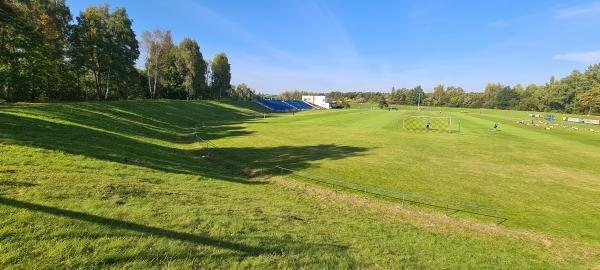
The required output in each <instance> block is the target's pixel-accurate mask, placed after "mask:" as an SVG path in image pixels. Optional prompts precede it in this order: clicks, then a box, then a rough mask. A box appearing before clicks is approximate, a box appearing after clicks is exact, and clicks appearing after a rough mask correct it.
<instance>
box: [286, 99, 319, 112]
mask: <svg viewBox="0 0 600 270" xmlns="http://www.w3.org/2000/svg"><path fill="white" fill-rule="evenodd" d="M285 103H287V104H290V105H292V106H293V107H294V108H296V109H298V110H310V109H312V108H313V107H312V106H310V105H309V104H308V103H306V102H304V101H300V100H286V101H285Z"/></svg>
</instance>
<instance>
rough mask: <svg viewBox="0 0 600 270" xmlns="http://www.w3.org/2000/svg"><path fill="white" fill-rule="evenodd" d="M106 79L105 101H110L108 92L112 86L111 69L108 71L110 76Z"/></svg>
mask: <svg viewBox="0 0 600 270" xmlns="http://www.w3.org/2000/svg"><path fill="white" fill-rule="evenodd" d="M106 78H107V79H106V92H105V93H104V100H108V90H109V85H110V68H109V69H108V74H107V76H106Z"/></svg>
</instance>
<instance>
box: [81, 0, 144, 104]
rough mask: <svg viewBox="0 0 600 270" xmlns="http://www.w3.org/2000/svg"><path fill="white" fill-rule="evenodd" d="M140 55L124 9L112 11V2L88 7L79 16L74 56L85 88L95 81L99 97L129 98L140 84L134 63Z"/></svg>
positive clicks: (101, 98) (93, 86)
mask: <svg viewBox="0 0 600 270" xmlns="http://www.w3.org/2000/svg"><path fill="white" fill-rule="evenodd" d="M138 56H139V50H138V43H137V39H136V37H135V34H134V33H133V30H132V29H131V20H130V19H129V17H128V15H127V13H126V12H125V10H124V9H122V8H118V9H115V10H114V11H113V12H112V13H110V11H109V6H108V5H103V6H100V7H88V8H86V9H85V10H84V11H82V12H81V14H80V15H79V16H78V17H77V24H76V25H75V26H74V29H73V35H72V37H71V50H70V58H71V61H72V63H73V64H74V66H75V67H76V68H77V69H78V70H79V72H80V73H79V79H80V83H81V84H82V85H83V86H84V87H83V88H84V89H85V88H86V86H88V85H91V86H92V87H91V88H92V89H94V91H95V94H96V98H97V99H98V100H108V99H109V98H112V99H115V98H127V97H128V96H129V93H128V92H129V91H130V90H131V89H136V88H139V87H140V85H139V84H138V83H139V80H137V79H136V77H137V75H138V74H137V71H136V69H135V67H134V64H135V60H136V59H137V58H138ZM84 91H85V90H84Z"/></svg>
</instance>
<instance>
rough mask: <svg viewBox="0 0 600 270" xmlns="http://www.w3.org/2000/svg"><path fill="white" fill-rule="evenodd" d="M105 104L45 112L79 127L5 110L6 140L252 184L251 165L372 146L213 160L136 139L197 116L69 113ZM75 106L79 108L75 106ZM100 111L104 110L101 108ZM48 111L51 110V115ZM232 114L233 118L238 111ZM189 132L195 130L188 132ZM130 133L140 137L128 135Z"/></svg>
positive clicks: (285, 149) (271, 151) (230, 151)
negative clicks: (120, 117)
mask: <svg viewBox="0 0 600 270" xmlns="http://www.w3.org/2000/svg"><path fill="white" fill-rule="evenodd" d="M150 104H152V103H150ZM202 104H204V103H202ZM207 104H208V105H206V106H209V107H208V108H205V109H202V111H206V110H208V111H211V110H216V113H219V110H221V111H222V110H223V109H219V108H216V107H214V108H213V107H210V106H217V105H215V104H211V103H207ZM100 105H104V104H93V103H92V104H91V105H88V104H75V105H60V106H69V107H68V109H65V108H63V109H59V108H57V107H60V106H59V105H55V106H54V107H53V106H50V108H46V109H44V110H45V111H40V112H39V113H40V114H42V113H44V112H46V113H47V114H49V115H50V116H51V117H54V118H56V119H59V120H67V121H69V122H74V123H77V125H73V124H70V123H61V122H60V121H54V120H53V119H48V120H46V119H37V118H35V117H29V116H27V115H17V114H12V113H3V112H1V111H0V141H3V142H5V143H9V144H16V145H23V146H32V147H37V148H43V149H48V150H56V151H62V152H66V153H69V154H75V155H83V156H86V157H90V158H95V159H100V160H107V161H112V162H118V163H122V164H128V165H133V166H139V167H145V168H149V169H153V170H159V171H164V172H170V173H180V174H190V175H197V176H204V177H208V178H214V179H221V180H226V181H232V182H237V183H246V184H252V183H260V182H255V181H249V180H248V175H247V174H246V173H244V172H243V171H244V170H245V169H257V168H272V167H275V166H278V165H284V166H287V167H290V168H294V169H302V168H307V167H309V166H310V162H311V161H316V160H322V159H332V160H333V159H342V158H345V157H349V156H353V155H357V154H360V153H361V152H364V151H366V150H367V148H362V147H351V146H337V145H333V144H328V145H315V146H280V147H267V148H256V147H240V148H222V149H218V150H219V153H225V154H224V155H223V157H224V158H223V159H221V160H210V159H208V158H206V155H205V154H204V153H203V151H199V150H187V149H178V148H172V147H167V146H163V145H160V144H157V143H150V142H147V141H144V140H143V138H139V139H138V138H136V137H135V136H136V135H140V134H143V135H144V137H146V138H150V139H161V138H162V137H161V136H163V135H164V134H163V133H161V132H157V131H156V130H154V131H152V130H151V129H149V128H150V127H152V128H157V129H162V130H164V132H167V131H168V130H169V129H170V128H175V129H176V130H180V131H183V130H185V128H184V126H186V125H188V124H189V123H191V122H193V119H194V118H193V117H192V118H190V119H188V120H186V121H189V122H185V121H184V122H180V123H179V124H177V125H175V126H173V124H169V123H167V122H166V121H168V119H169V117H164V116H163V117H156V118H154V117H149V116H148V117H147V118H149V119H152V120H143V119H141V118H140V119H133V118H129V120H130V121H137V122H139V123H141V122H142V121H146V122H144V125H147V126H144V125H141V124H139V125H137V124H131V123H130V122H127V123H124V122H122V120H115V119H113V118H112V117H108V118H104V117H103V116H97V115H96V114H95V113H94V112H88V113H87V114H77V113H73V114H72V115H71V114H70V113H69V110H75V111H78V109H77V106H100ZM134 105H135V103H134ZM137 105H144V104H137ZM137 105H136V106H137ZM74 106H75V109H73V108H74ZM107 106H108V105H107ZM128 106H131V105H128ZM148 106H150V105H148ZM170 106H172V105H170ZM128 108H129V107H128ZM97 109H98V110H101V109H100V108H97ZM121 109H123V108H120V109H119V110H121ZM31 110H33V111H35V110H38V108H37V107H35V109H30V110H28V111H25V113H31V112H30V111H31ZM140 110H141V112H136V113H135V114H140V113H143V109H140ZM165 110H166V109H165ZM179 110H180V109H177V110H175V112H169V114H178V113H183V112H182V111H179ZM47 111H51V112H49V113H48V112H47ZM229 116H231V117H233V115H229ZM47 117H48V116H47ZM144 117H146V116H144ZM171 117H173V116H171ZM96 118H98V119H96ZM187 118H189V116H187ZM187 118H186V119H187ZM250 120H251V119H250V118H247V119H246V120H240V119H237V120H224V122H221V123H220V124H214V125H207V126H205V128H203V129H202V130H201V131H200V132H201V133H202V134H201V135H202V136H205V137H206V136H207V135H208V136H209V138H218V137H226V136H239V135H243V134H248V132H247V131H243V130H237V129H236V128H237V127H231V126H229V125H231V123H233V122H239V121H250ZM157 121H158V122H160V123H163V124H160V125H159V124H157ZM136 125H137V126H136ZM129 126H131V129H128V128H127V127H129ZM188 132H190V131H189V130H188ZM125 134H127V135H132V136H134V137H133V138H132V137H128V136H126V135H125ZM161 134H162V135H161ZM169 136H172V137H170V139H169V140H173V141H179V142H181V141H180V139H178V138H177V137H178V136H181V134H179V135H178V134H177V132H175V133H174V134H171V135H169ZM188 137H189V138H188V139H189V140H190V141H188V142H187V143H191V142H193V139H195V138H194V136H193V135H192V134H189V136H188ZM226 160H235V161H236V162H239V163H243V164H244V165H243V166H242V167H243V168H240V167H239V166H238V167H237V168H235V167H234V168H233V169H224V168H223V166H220V165H222V164H224V163H226V162H225V161H226ZM226 167H230V166H226ZM241 169H243V170H241Z"/></svg>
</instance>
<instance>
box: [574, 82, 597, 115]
mask: <svg viewBox="0 0 600 270" xmlns="http://www.w3.org/2000/svg"><path fill="white" fill-rule="evenodd" d="M579 102H581V104H583V105H585V106H587V107H588V108H589V109H588V115H590V114H592V112H593V111H594V110H596V111H598V110H600V84H598V85H596V86H594V87H592V89H590V90H588V91H586V92H585V93H583V94H582V95H581V96H579Z"/></svg>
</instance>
